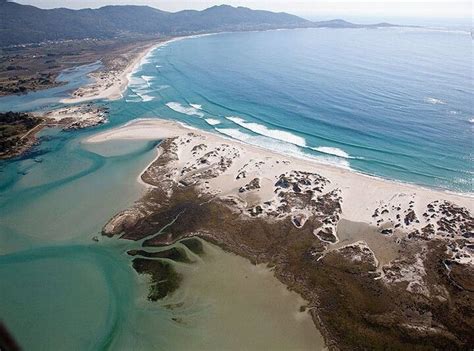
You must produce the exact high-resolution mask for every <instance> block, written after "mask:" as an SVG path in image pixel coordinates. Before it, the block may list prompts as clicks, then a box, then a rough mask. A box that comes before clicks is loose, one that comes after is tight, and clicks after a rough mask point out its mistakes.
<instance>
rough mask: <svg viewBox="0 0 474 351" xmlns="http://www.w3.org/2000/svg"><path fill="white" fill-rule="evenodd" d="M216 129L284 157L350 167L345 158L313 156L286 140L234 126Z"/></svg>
mask: <svg viewBox="0 0 474 351" xmlns="http://www.w3.org/2000/svg"><path fill="white" fill-rule="evenodd" d="M216 131H218V132H219V133H221V134H224V135H226V136H228V137H231V138H232V139H236V140H239V141H242V142H244V143H246V144H250V145H254V146H259V147H262V148H264V149H268V150H270V151H274V152H277V153H281V154H282V157H284V155H288V156H293V157H297V158H303V159H311V160H314V161H318V162H321V163H326V164H331V165H335V166H338V167H343V168H350V166H349V162H348V161H347V160H344V159H341V158H338V157H330V156H329V157H319V156H313V155H310V154H307V153H305V152H303V151H301V149H300V148H299V147H298V146H296V145H294V144H292V143H288V142H286V141H281V140H276V139H275V138H271V137H266V136H261V135H259V136H255V135H250V134H246V133H244V132H241V131H240V130H238V129H233V128H216Z"/></svg>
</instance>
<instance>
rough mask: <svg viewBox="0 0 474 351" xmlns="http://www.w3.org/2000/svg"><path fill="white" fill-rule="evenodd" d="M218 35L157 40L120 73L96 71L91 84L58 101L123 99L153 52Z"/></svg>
mask: <svg viewBox="0 0 474 351" xmlns="http://www.w3.org/2000/svg"><path fill="white" fill-rule="evenodd" d="M215 34H220V33H207V34H196V35H188V36H182V37H171V38H168V39H164V40H161V39H157V41H158V42H157V43H156V42H155V43H153V44H147V45H145V46H144V47H143V48H142V49H141V50H140V51H139V52H138V53H137V54H136V56H135V57H134V58H133V59H132V61H131V62H130V63H129V64H128V65H127V66H125V67H124V68H123V69H122V70H121V71H113V70H110V71H107V70H106V69H105V70H103V71H101V70H99V71H96V72H93V73H91V74H89V76H90V77H91V78H92V79H93V82H92V83H89V84H86V85H84V86H81V87H79V88H78V89H76V90H75V91H73V92H72V93H71V95H70V96H69V97H67V98H64V99H62V100H60V102H61V103H63V104H77V103H83V102H89V101H92V100H101V99H103V100H110V101H113V100H118V99H121V98H122V97H123V93H124V92H125V91H126V90H127V87H128V85H129V84H130V79H131V76H132V75H133V74H134V73H135V72H136V71H137V70H138V69H139V68H140V66H141V65H142V64H143V61H144V59H146V57H147V56H148V55H150V54H151V53H152V52H153V51H154V50H156V49H158V48H160V47H162V46H164V45H167V44H169V43H172V42H175V41H179V40H184V39H192V38H198V37H202V36H208V35H215Z"/></svg>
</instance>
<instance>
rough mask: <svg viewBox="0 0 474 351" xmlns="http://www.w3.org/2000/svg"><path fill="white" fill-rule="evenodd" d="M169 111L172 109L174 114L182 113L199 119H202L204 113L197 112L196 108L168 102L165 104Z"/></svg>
mask: <svg viewBox="0 0 474 351" xmlns="http://www.w3.org/2000/svg"><path fill="white" fill-rule="evenodd" d="M166 106H168V107H169V108H170V109H172V110H173V111H175V112H178V113H182V114H185V115H188V116H198V117H199V118H202V117H204V113H202V112H201V111H199V110H198V109H197V108H195V107H193V106H192V105H190V106H189V107H188V106H183V105H181V104H180V103H179V102H168V103H167V104H166Z"/></svg>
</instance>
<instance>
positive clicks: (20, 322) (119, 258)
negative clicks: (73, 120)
mask: <svg viewBox="0 0 474 351" xmlns="http://www.w3.org/2000/svg"><path fill="white" fill-rule="evenodd" d="M93 132H94V131H82V132H77V133H68V132H61V131H58V130H54V129H49V130H45V131H44V132H43V133H42V137H43V139H44V140H43V142H42V144H41V145H40V146H39V147H38V148H37V150H36V153H34V154H33V155H32V156H31V157H30V156H28V157H25V158H23V159H18V160H14V161H10V162H3V163H2V165H1V167H2V173H1V174H2V178H1V182H0V187H1V193H0V207H1V211H0V252H1V253H2V256H0V280H1V281H2V283H3V286H2V289H1V290H0V315H1V316H2V320H3V321H4V323H5V324H6V325H7V326H8V327H9V328H10V330H11V332H12V333H13V334H14V335H15V337H16V338H17V339H18V341H19V343H20V344H21V345H22V346H23V347H24V348H25V349H29V350H51V349H55V350H97V349H107V348H110V349H119V350H120V349H123V350H127V349H130V348H134V349H137V350H150V349H174V350H180V349H181V350H191V349H203V348H205V349H216V350H217V349H222V348H231V347H237V348H240V346H243V345H245V346H246V347H247V348H248V349H255V348H257V349H272V350H277V349H288V348H297V349H320V348H321V345H322V338H321V336H320V335H319V333H318V331H317V330H316V328H315V327H314V325H313V322H312V320H311V318H310V316H309V314H307V313H301V312H299V308H300V307H301V306H302V305H304V304H305V302H304V301H303V300H302V299H301V297H299V296H298V295H297V294H295V293H290V292H289V291H287V289H286V288H285V287H284V286H283V285H282V284H281V283H280V282H278V281H277V280H276V278H274V277H273V274H272V273H271V272H270V271H269V270H267V269H265V268H264V267H256V266H253V265H252V264H250V262H248V261H247V260H245V259H243V258H240V257H237V256H235V255H232V254H229V253H225V252H223V251H222V250H221V249H219V248H217V247H215V246H212V245H207V244H206V245H205V252H206V254H204V255H203V256H196V255H193V254H192V253H191V252H189V255H190V256H191V257H192V259H193V261H194V263H192V264H187V265H185V264H179V263H177V264H176V268H177V270H178V271H179V272H181V273H182V274H183V275H184V280H183V284H182V286H181V287H180V289H178V291H177V292H175V294H173V295H172V296H170V297H167V298H165V299H164V300H163V301H159V302H150V301H148V300H147V299H146V296H147V293H148V278H147V276H139V275H138V274H136V273H135V271H134V270H133V269H132V268H131V260H130V258H129V257H127V255H126V251H127V250H128V249H130V248H134V246H136V245H134V243H133V242H128V241H122V240H119V239H115V238H114V239H108V238H102V237H101V236H100V230H101V228H102V226H103V225H104V224H105V223H106V222H107V220H108V219H109V218H110V217H111V216H112V215H114V214H115V213H116V212H118V211H119V210H120V209H124V208H127V207H128V206H130V205H131V204H132V203H133V202H134V201H135V200H137V199H138V198H139V197H140V195H141V194H142V193H143V191H144V186H143V185H141V184H140V183H139V182H138V181H137V178H138V177H139V174H140V173H141V172H142V170H143V169H144V168H145V167H146V165H147V164H148V163H150V162H151V161H152V160H153V158H154V156H155V153H156V151H155V146H156V144H157V142H158V141H157V142H149V141H148V142H140V141H134V142H132V141H119V142H117V141H113V142H107V143H103V144H94V145H91V144H83V143H82V140H83V138H85V137H87V136H88V135H89V134H91V133H93ZM94 238H97V239H98V242H96V241H94V240H93V239H94ZM176 245H180V244H176ZM176 303H179V304H180V305H181V307H180V308H177V309H173V310H171V309H169V308H168V307H166V306H167V305H169V304H176ZM173 318H174V320H173ZM176 318H179V319H176ZM177 320H179V322H177ZM237 341H238V342H237Z"/></svg>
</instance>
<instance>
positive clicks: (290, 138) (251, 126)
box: [226, 117, 306, 147]
mask: <svg viewBox="0 0 474 351" xmlns="http://www.w3.org/2000/svg"><path fill="white" fill-rule="evenodd" d="M226 119H228V120H229V121H232V122H234V123H235V124H238V125H239V126H241V127H242V128H245V129H248V130H250V131H252V132H254V133H256V134H260V135H264V136H266V137H269V138H272V139H276V140H280V141H283V142H286V143H291V144H295V145H298V146H301V147H306V140H305V139H304V138H302V137H300V136H298V135H295V134H293V133H290V132H286V131H283V130H276V129H268V128H267V127H266V126H264V125H261V124H258V123H253V122H247V121H245V120H244V119H242V118H240V117H226Z"/></svg>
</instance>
